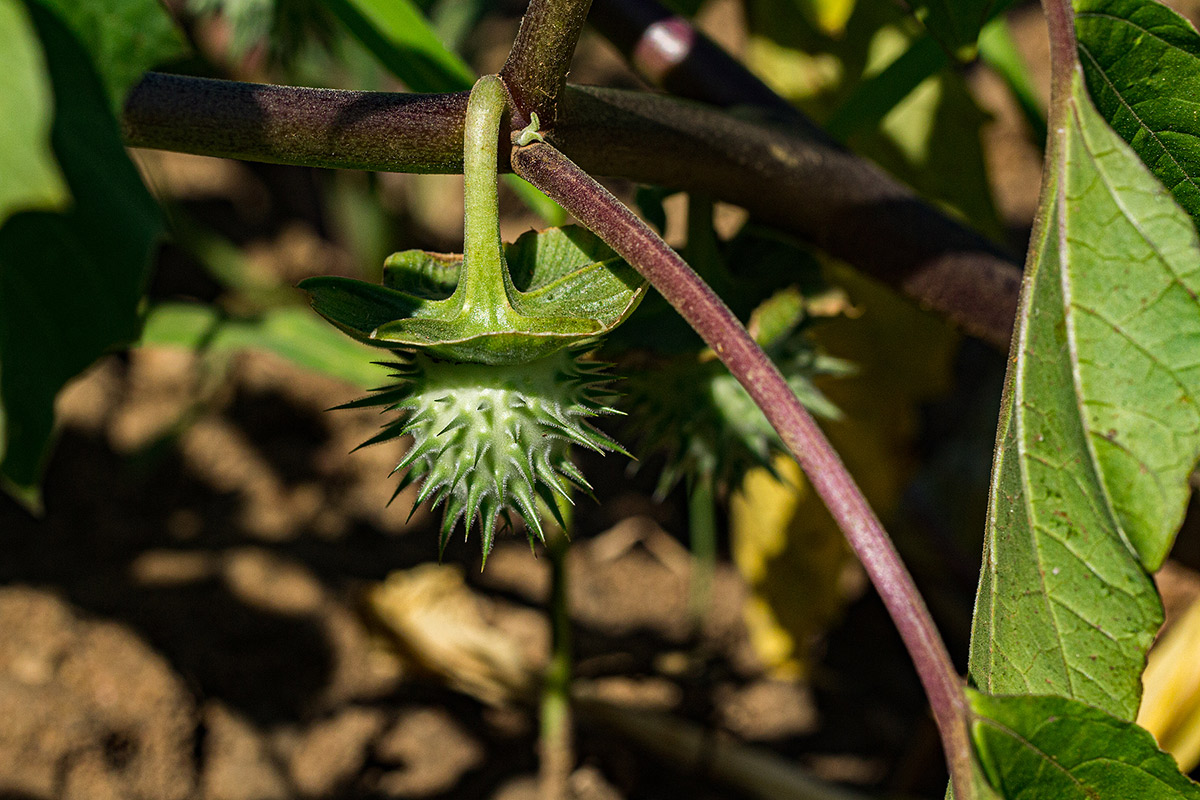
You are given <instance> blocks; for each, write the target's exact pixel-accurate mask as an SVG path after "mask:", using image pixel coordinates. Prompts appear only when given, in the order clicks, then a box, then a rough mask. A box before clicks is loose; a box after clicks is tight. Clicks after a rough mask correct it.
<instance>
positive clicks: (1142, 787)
mask: <svg viewBox="0 0 1200 800" xmlns="http://www.w3.org/2000/svg"><path fill="white" fill-rule="evenodd" d="M967 697H968V699H969V701H970V704H971V708H972V710H973V711H974V713H975V719H974V723H973V725H972V731H971V732H972V736H973V738H974V740H975V747H976V749H977V752H978V753H979V757H980V760H981V761H982V762H983V768H984V770H985V771H986V772H987V775H988V779H989V780H990V781H991V783H992V785H993V786H994V787H995V788H996V789H997V790H998V791H999V792H1000V795H1001V796H1002V797H1004V798H1006V800H1016V798H1049V797H1052V798H1054V800H1072V799H1073V798H1080V800H1108V799H1109V798H1111V800H1131V799H1132V798H1137V800H1183V798H1200V786H1197V785H1196V784H1195V783H1192V781H1190V780H1188V779H1187V778H1186V777H1185V776H1184V775H1183V774H1182V773H1181V772H1180V771H1179V767H1178V766H1176V764H1175V759H1173V758H1171V756H1169V755H1168V754H1166V753H1164V752H1162V751H1161V750H1159V749H1158V746H1157V745H1156V744H1155V742H1154V737H1153V736H1151V735H1150V734H1149V732H1147V731H1146V730H1145V729H1143V728H1140V727H1138V726H1137V725H1135V724H1134V723H1132V722H1128V721H1125V720H1122V719H1118V718H1116V717H1113V716H1111V715H1109V714H1105V713H1104V712H1103V711H1100V710H1098V709H1095V708H1092V707H1091V706H1088V705H1085V704H1083V703H1080V702H1078V701H1076V700H1069V699H1067V698H1064V697H1030V696H1009V697H989V696H988V695H984V694H980V693H978V692H972V691H969V690H968V692H967Z"/></svg>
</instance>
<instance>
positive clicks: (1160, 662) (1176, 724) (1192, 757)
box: [1137, 600, 1200, 772]
mask: <svg viewBox="0 0 1200 800" xmlns="http://www.w3.org/2000/svg"><path fill="white" fill-rule="evenodd" d="M1142 692H1143V693H1142V705H1141V708H1140V709H1139V710H1138V716H1137V723H1138V725H1141V726H1142V727H1143V728H1145V729H1146V730H1148V731H1150V732H1151V733H1153V734H1154V738H1155V739H1157V740H1158V743H1159V745H1160V746H1161V747H1162V749H1164V750H1166V751H1167V752H1168V753H1170V754H1171V755H1173V756H1175V760H1176V761H1178V762H1179V768H1180V769H1181V770H1183V771H1184V772H1191V771H1192V770H1193V769H1194V768H1195V767H1196V765H1197V764H1200V600H1197V601H1194V602H1193V603H1192V605H1191V607H1190V608H1188V610H1187V612H1186V613H1184V615H1183V616H1182V617H1181V618H1180V620H1179V621H1178V622H1176V623H1175V624H1174V625H1172V626H1171V627H1170V628H1168V629H1167V631H1166V633H1164V634H1163V636H1162V638H1160V639H1159V640H1158V642H1157V643H1155V645H1154V648H1153V649H1152V650H1151V651H1150V658H1149V661H1148V663H1147V665H1146V671H1145V672H1144V673H1142Z"/></svg>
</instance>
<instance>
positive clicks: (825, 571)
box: [730, 267, 958, 677]
mask: <svg viewBox="0 0 1200 800" xmlns="http://www.w3.org/2000/svg"><path fill="white" fill-rule="evenodd" d="M830 277H831V282H832V283H835V284H841V285H843V286H844V287H845V288H846V289H847V291H848V292H849V294H850V296H851V299H852V300H853V301H854V303H855V309H854V312H853V314H852V315H846V316H843V317H840V318H838V319H835V320H831V321H829V322H826V323H823V324H821V325H819V326H817V327H815V328H814V330H813V333H814V337H815V338H816V339H817V342H818V345H819V346H820V347H821V349H822V350H825V351H826V352H828V353H830V354H831V355H835V356H837V357H839V358H843V359H845V360H847V361H850V362H852V363H854V364H855V365H856V366H857V368H858V371H857V372H856V373H855V374H854V375H852V376H850V377H839V378H836V379H829V380H823V379H818V382H819V383H820V384H821V389H822V391H823V392H824V393H825V394H826V395H828V397H829V398H830V399H831V400H833V402H834V404H835V405H837V407H838V408H839V409H840V410H841V411H842V412H843V416H842V417H841V418H840V419H838V420H836V421H825V422H824V425H823V427H824V428H825V431H826V433H827V434H828V436H829V437H830V440H831V441H832V442H833V444H834V447H836V448H837V450H838V452H839V454H840V455H841V457H842V459H843V460H844V461H845V462H846V466H847V467H848V468H849V469H850V472H851V473H852V474H853V475H854V477H855V479H856V480H857V481H858V482H859V485H860V486H861V487H862V489H863V492H864V493H865V494H866V496H867V499H868V500H869V501H870V502H871V504H872V506H873V507H874V508H875V510H876V512H877V513H879V514H880V515H881V516H882V517H883V518H884V519H885V520H886V519H887V517H888V516H889V515H890V514H892V513H894V511H895V509H896V507H897V505H898V503H899V501H900V494H901V492H902V490H903V488H904V485H905V483H906V482H907V480H908V478H909V475H910V473H911V469H912V467H911V460H910V458H909V455H908V451H909V448H910V446H911V443H912V437H913V435H914V432H915V430H916V422H917V416H916V407H917V404H918V403H919V402H920V401H922V400H924V399H927V398H929V397H932V396H934V395H936V394H938V393H940V392H942V391H944V390H945V388H946V386H947V385H948V378H949V374H950V360H951V357H952V355H953V353H954V350H955V347H956V345H957V341H958V337H957V336H956V335H955V334H954V333H953V332H951V331H950V330H949V329H948V328H947V327H946V326H945V325H944V324H943V323H942V322H940V321H938V320H936V319H934V318H933V317H931V316H929V315H927V314H924V313H922V312H920V311H918V310H917V309H915V308H913V307H912V306H911V305H910V304H908V303H906V302H905V301H903V300H901V299H899V298H897V297H896V296H895V295H894V294H892V293H891V292H890V291H889V290H887V289H885V288H883V287H882V286H879V285H878V284H875V283H872V282H869V281H867V280H866V279H864V278H861V277H858V276H857V275H855V274H854V273H852V272H850V271H849V270H848V269H845V268H839V267H834V268H832V269H831V276H830ZM774 467H775V470H776V472H777V473H778V474H779V475H780V477H781V478H782V479H783V482H782V483H780V482H779V481H776V480H775V479H774V478H772V477H771V476H770V474H769V473H768V472H767V471H766V470H758V471H755V472H752V473H750V474H749V475H748V476H747V477H746V479H745V481H743V484H742V487H741V491H740V492H738V493H737V494H735V495H734V496H733V498H732V499H731V504H730V538H731V540H732V550H733V559H734V563H735V564H736V565H737V568H738V570H739V572H740V573H741V574H742V577H743V578H744V579H745V581H746V583H747V585H748V587H749V589H750V597H749V598H748V600H747V603H746V608H745V610H744V615H745V619H746V624H747V627H748V628H749V632H750V639H751V643H752V645H753V646H754V648H755V651H756V652H757V654H758V656H759V657H760V658H761V659H762V661H763V663H764V664H766V665H767V666H768V667H769V668H771V669H773V670H774V671H775V672H776V673H778V674H780V675H783V676H790V677H796V676H803V675H804V674H805V672H806V671H807V658H808V650H809V648H810V647H811V645H812V644H813V642H814V641H815V640H817V639H818V638H819V637H820V636H821V634H823V633H824V632H825V631H826V630H827V629H828V628H829V626H831V625H832V624H834V623H835V622H836V620H837V618H838V617H839V616H840V614H841V611H842V608H843V606H844V605H845V603H846V602H847V601H848V600H849V599H850V598H851V597H852V596H853V595H854V594H855V593H856V592H857V590H858V587H860V586H861V585H862V578H861V575H860V572H859V568H858V565H857V561H856V560H855V558H854V555H853V553H852V552H851V551H850V549H849V547H848V545H847V544H846V543H845V539H844V537H843V536H842V533H841V531H840V530H838V528H837V526H836V525H835V524H834V522H833V519H832V518H831V517H830V516H829V512H828V511H827V510H826V509H825V506H824V504H822V502H821V500H820V498H818V497H817V496H816V495H815V494H814V493H813V492H812V490H811V488H810V487H809V484H808V482H807V480H806V479H805V478H804V476H803V474H801V472H800V469H799V467H797V466H796V464H795V462H793V461H792V460H791V459H788V458H784V457H781V458H778V459H776V461H775V462H774Z"/></svg>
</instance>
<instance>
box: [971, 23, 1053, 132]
mask: <svg viewBox="0 0 1200 800" xmlns="http://www.w3.org/2000/svg"><path fill="white" fill-rule="evenodd" d="M979 58H980V59H981V60H982V61H983V62H984V63H985V64H987V65H988V66H989V67H991V68H992V69H993V70H994V71H995V73H996V74H997V75H999V76H1000V79H1001V80H1003V81H1004V85H1005V86H1007V87H1008V90H1009V92H1011V93H1012V96H1013V99H1014V100H1016V101H1017V105H1018V106H1020V107H1021V113H1022V114H1023V115H1024V116H1025V121H1026V122H1028V123H1029V129H1030V131H1032V135H1033V141H1034V143H1035V144H1036V145H1037V146H1038V147H1044V146H1045V144H1046V109H1045V108H1044V107H1043V104H1042V101H1041V99H1040V98H1039V97H1038V94H1037V90H1036V89H1035V88H1034V83H1033V76H1032V74H1030V71H1029V64H1028V63H1026V61H1025V57H1024V56H1023V55H1021V51H1020V50H1019V49H1018V47H1017V40H1016V39H1015V38H1014V37H1013V34H1012V31H1011V30H1010V29H1009V27H1008V20H1006V19H1005V18H1003V17H1000V18H999V19H993V20H992V21H991V22H989V23H988V24H987V25H984V26H983V30H982V31H980V32H979Z"/></svg>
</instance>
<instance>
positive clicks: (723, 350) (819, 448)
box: [512, 144, 972, 800]
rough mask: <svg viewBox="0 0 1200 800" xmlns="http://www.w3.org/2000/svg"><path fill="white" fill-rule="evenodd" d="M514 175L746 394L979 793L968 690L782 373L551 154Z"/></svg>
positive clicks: (601, 194)
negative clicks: (891, 629)
mask: <svg viewBox="0 0 1200 800" xmlns="http://www.w3.org/2000/svg"><path fill="white" fill-rule="evenodd" d="M512 164H513V168H514V170H515V171H516V172H517V174H519V175H520V176H521V177H523V178H525V179H526V180H527V181H529V182H530V183H532V184H533V185H534V186H536V187H538V188H539V189H541V190H542V191H543V192H545V193H546V194H547V195H549V196H550V197H552V198H553V199H554V200H556V201H557V202H558V203H559V204H561V205H562V207H563V208H565V209H566V210H567V211H568V212H570V213H571V214H572V215H574V216H575V218H576V219H578V220H579V221H580V222H582V223H583V224H584V225H585V226H586V227H587V228H589V229H590V230H592V231H593V232H594V233H596V235H598V236H600V238H602V239H603V240H604V241H605V242H607V243H608V245H609V246H610V247H612V248H613V249H614V250H615V251H616V252H617V253H618V254H620V255H621V257H622V258H624V259H625V260H626V261H628V262H629V263H630V264H632V265H633V266H634V267H635V268H636V269H637V270H638V271H639V272H641V273H642V275H644V276H645V277H646V279H647V280H648V281H650V283H651V285H653V286H654V288H656V289H657V290H658V291H659V292H660V293H661V294H662V296H663V297H664V298H666V299H667V301H668V302H670V303H671V305H672V306H674V307H675V309H676V310H677V311H678V312H679V314H680V315H681V316H682V317H683V318H684V319H685V320H687V322H688V323H689V324H690V325H691V326H692V327H693V328H694V329H695V330H696V332H697V333H699V334H700V336H701V337H702V338H703V339H704V341H705V342H706V343H707V344H708V346H709V347H711V348H712V349H713V351H714V352H715V353H716V354H717V357H718V358H720V359H721V361H722V362H724V364H725V365H726V366H727V367H728V368H729V371H730V372H731V373H732V374H733V376H734V377H735V378H737V380H738V381H739V382H740V383H741V384H742V386H744V387H745V388H746V391H747V392H748V393H749V394H750V397H751V398H753V399H754V402H755V403H757V404H758V406H759V408H761V409H762V411H763V413H764V414H765V415H766V417H767V420H768V421H770V423H771V425H772V426H773V427H774V428H775V430H776V431H778V432H779V435H780V437H781V438H782V439H783V442H784V444H786V445H787V447H788V449H789V450H790V451H791V453H792V455H793V456H795V458H796V461H797V462H798V463H799V464H800V468H801V469H803V470H804V474H805V475H807V476H808V479H809V481H810V482H811V483H812V485H813V488H814V489H815V490H816V492H817V494H818V495H820V497H821V499H822V500H824V502H825V505H826V506H827V507H828V508H829V512H830V514H831V515H832V516H833V518H834V520H836V521H837V524H838V526H839V527H840V528H841V529H842V532H843V533H844V534H845V536H846V539H847V540H848V541H849V542H850V546H851V547H853V548H854V551H855V552H856V553H857V554H858V557H859V559H860V560H861V561H862V564H863V567H864V568H865V569H866V571H867V575H868V576H869V577H870V578H871V582H872V583H873V584H874V585H875V589H876V591H878V592H879V596H880V597H881V598H882V599H883V602H884V605H886V606H887V609H888V613H889V614H891V617H892V619H893V620H894V622H895V624H896V628H897V629H898V630H899V632H900V636H901V637H902V638H903V640H904V644H905V646H906V647H907V649H908V652H909V654H910V655H911V656H912V659H913V662H914V663H915V665H916V668H917V674H918V675H919V677H920V679H921V683H922V684H923V685H924V687H925V692H926V694H927V695H928V697H929V702H930V705H931V706H932V708H933V714H934V718H935V720H936V722H937V725H938V729H939V730H940V732H941V736H942V743H943V746H944V748H945V752H946V759H947V762H948V764H949V767H950V774H951V777H952V779H953V783H954V789H955V794H956V797H957V798H959V800H968V798H970V797H971V796H972V795H971V791H972V781H971V770H972V762H971V759H972V749H971V741H970V737H969V735H968V731H967V709H966V702H965V698H964V696H963V691H962V690H963V682H962V679H961V678H960V677H959V675H958V673H957V672H955V670H954V665H953V663H952V662H951V660H950V656H949V654H948V653H947V652H946V647H945V645H944V644H943V643H942V639H941V636H940V635H939V633H938V631H937V628H936V627H935V626H934V624H933V620H932V618H931V617H930V615H929V610H928V608H926V606H925V602H924V600H923V599H922V598H921V595H920V593H919V592H918V591H917V587H916V586H915V585H914V584H913V581H912V577H911V576H910V575H909V573H908V570H907V569H906V568H905V566H904V563H903V562H902V561H901V560H900V556H899V554H898V553H897V552H896V549H895V547H894V546H893V545H892V542H891V539H890V538H889V537H888V535H887V532H886V531H885V530H884V529H883V526H882V525H881V524H880V522H879V519H878V518H877V517H876V516H875V513H874V511H872V510H871V507H870V506H869V505H868V504H867V501H866V498H864V497H863V495H862V492H861V491H860V490H859V488H858V486H857V485H856V484H855V483H854V479H853V478H852V477H850V474H849V472H847V470H846V467H845V465H844V464H842V461H841V459H840V458H839V457H838V454H837V453H836V452H835V451H834V449H833V447H832V446H831V445H830V444H829V441H828V440H827V439H826V438H825V435H824V434H823V433H822V432H821V429H820V428H819V427H817V424H816V423H815V422H814V421H813V419H812V417H811V416H810V415H809V414H808V412H807V411H806V410H805V409H804V407H803V406H802V405H801V404H800V401H799V400H798V399H797V398H796V395H795V393H793V392H792V390H791V389H790V388H789V387H788V385H787V382H786V381H785V380H784V378H783V376H782V375H781V374H780V372H779V370H778V369H777V368H776V367H775V365H774V364H773V363H772V362H771V360H770V359H769V358H768V357H767V355H766V354H765V353H764V352H763V351H762V348H760V347H759V346H758V345H757V344H756V343H755V342H754V340H753V339H752V338H751V337H750V334H749V333H747V332H746V329H745V328H744V327H743V326H742V324H741V323H740V322H739V321H738V320H737V318H736V317H735V316H734V315H733V312H731V311H730V310H729V307H728V306H726V305H725V303H724V302H723V301H722V300H721V299H720V298H719V297H718V296H717V295H716V294H715V293H714V292H713V291H712V289H710V288H709V287H708V285H707V284H705V283H704V281H703V280H701V279H700V277H699V276H698V275H696V273H695V272H694V271H692V269H691V268H690V267H689V266H688V265H687V264H686V263H684V261H683V259H681V258H680V257H679V255H678V254H676V253H675V251H674V250H672V249H671V248H670V247H669V246H668V245H667V244H666V242H664V241H663V240H662V239H661V238H659V236H658V235H657V234H655V233H654V231H652V230H650V228H649V227H648V226H647V225H646V224H645V223H644V222H642V221H641V220H640V219H638V217H637V216H636V215H635V214H634V213H633V212H632V211H630V210H629V209H628V208H626V207H625V206H624V205H623V204H622V203H621V202H620V201H619V200H617V199H616V198H615V197H613V195H612V194H611V193H609V192H608V190H606V189H605V188H604V187H602V186H601V185H600V184H598V183H597V182H596V181H595V180H594V179H592V177H591V176H590V175H588V174H587V173H586V172H584V171H583V170H582V169H580V168H579V167H577V166H576V165H575V164H574V163H572V162H571V161H570V159H568V158H567V157H566V156H564V155H563V154H562V153H560V152H559V151H558V150H556V149H554V147H552V146H550V145H548V144H532V145H529V146H527V147H522V148H516V149H514V151H513V154H512Z"/></svg>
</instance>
